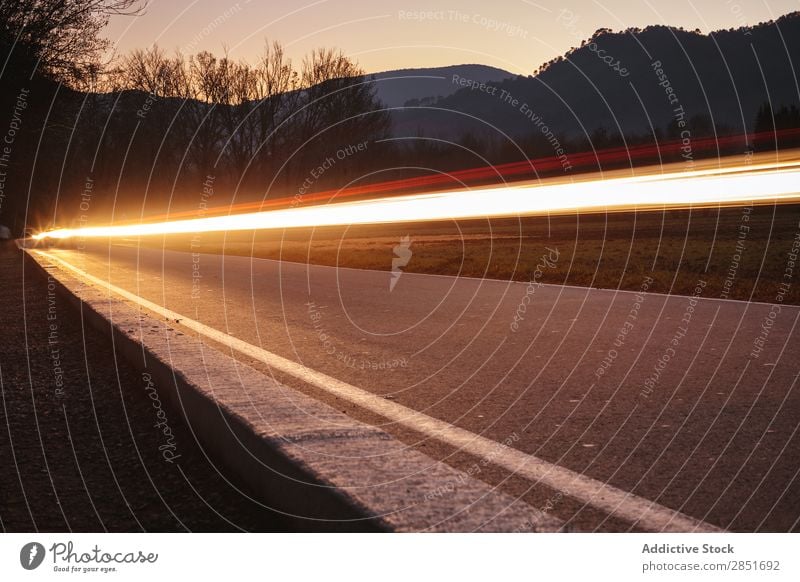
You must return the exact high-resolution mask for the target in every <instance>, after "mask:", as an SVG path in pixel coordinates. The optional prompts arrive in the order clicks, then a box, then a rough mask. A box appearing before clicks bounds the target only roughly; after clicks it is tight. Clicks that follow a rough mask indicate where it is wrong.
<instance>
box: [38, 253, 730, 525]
mask: <svg viewBox="0 0 800 582" xmlns="http://www.w3.org/2000/svg"><path fill="white" fill-rule="evenodd" d="M29 252H31V251H29ZM32 252H33V253H36V254H38V255H41V256H42V257H46V258H47V259H48V260H49V261H51V262H54V263H58V264H60V265H61V266H63V267H64V268H65V269H67V270H68V271H70V272H72V273H74V274H75V275H77V276H78V277H80V278H81V279H83V280H85V281H88V282H90V283H93V284H95V285H97V286H99V287H101V288H103V289H106V290H108V291H109V292H110V293H113V294H115V295H118V296H119V297H122V298H124V299H127V300H129V301H133V302H134V303H136V304H138V305H140V306H141V307H143V308H145V309H147V310H149V311H152V312H154V313H157V314H159V315H161V316H163V317H166V318H168V319H171V320H173V321H175V320H180V324H179V325H182V326H185V327H187V328H189V329H191V330H194V331H196V332H197V333H200V334H202V335H204V336H206V337H208V338H209V339H212V340H213V341H215V342H218V343H221V344H223V345H226V346H228V347H230V348H231V349H235V350H236V351H238V352H240V353H242V354H244V355H246V356H248V357H250V358H253V359H254V360H257V361H260V362H263V363H264V364H266V365H267V366H269V367H271V368H274V369H276V370H280V371H281V372H283V373H286V374H289V375H291V376H294V377H295V378H298V379H300V380H301V381H303V382H306V383H307V384H310V385H312V386H315V387H317V388H319V389H321V390H324V391H326V392H329V393H331V394H333V395H335V396H338V397H339V398H343V399H345V400H348V401H350V402H352V403H353V404H355V405H357V406H360V407H362V408H364V409H366V410H369V411H370V412H373V413H375V414H378V415H380V416H382V417H384V418H386V419H388V420H391V421H394V422H397V423H398V424H401V425H404V426H406V427H408V428H410V429H412V430H414V431H417V432H419V433H422V434H425V435H427V436H429V437H431V438H434V439H437V440H440V441H442V442H445V443H447V444H449V445H452V446H454V447H456V448H458V449H460V450H462V451H464V452H467V453H469V454H471V455H475V456H477V457H482V458H485V459H489V460H490V461H491V462H492V463H494V464H495V465H498V466H500V467H503V468H504V469H506V470H508V471H511V472H512V473H514V474H515V475H518V476H521V477H524V478H525V479H528V480H529V481H532V482H534V483H542V484H544V485H547V486H548V487H551V488H553V489H555V490H557V491H561V492H563V493H564V494H565V495H567V496H569V497H571V498H573V499H576V500H578V501H580V502H583V503H586V504H588V505H590V506H592V507H595V508H597V509H600V510H602V511H604V512H606V513H608V514H610V515H612V516H614V517H617V518H620V519H623V520H624V521H626V522H629V523H632V524H635V525H637V526H638V527H641V528H643V529H646V530H649V531H663V532H687V531H696V532H719V531H722V530H721V529H720V528H718V527H716V526H713V525H711V524H708V523H706V522H704V521H701V520H699V519H695V518H693V517H690V516H687V515H685V514H683V513H680V512H678V511H675V510H673V509H669V508H668V507H664V506H662V505H659V504H658V503H656V502H655V501H650V500H648V499H645V498H643V497H639V496H638V495H634V494H633V493H629V492H626V491H623V490H621V489H617V488H616V487H614V486H612V485H608V484H607V483H603V482H601V481H598V480H596V479H593V478H591V477H587V476H586V475H582V474H580V473H576V472H575V471H571V470H570V469H567V468H565V467H561V466H558V465H554V464H553V463H549V462H547V461H545V460H543V459H539V458H538V457H535V456H533V455H528V454H526V453H524V452H522V451H519V450H517V449H512V448H510V447H505V446H503V445H501V444H500V443H499V442H497V441H493V440H491V439H488V438H486V437H483V436H480V435H478V434H475V433H472V432H469V431H467V430H464V429H461V428H458V427H456V426H453V425H451V424H449V423H447V422H444V421H442V420H439V419H436V418H433V417H431V416H428V415H426V414H424V413H422V412H418V411H416V410H413V409H411V408H407V407H405V406H403V405H401V404H397V403H395V402H391V401H388V400H385V399H383V398H381V397H379V396H376V395H375V394H372V393H370V392H367V391H365V390H362V389H361V388H356V387H355V386H352V385H350V384H347V383H346V382H342V381H341V380H337V379H336V378H333V377H331V376H328V375H327V374H323V373H321V372H317V371H315V370H312V369H310V368H307V367H305V366H303V365H301V364H298V363H296V362H293V361H291V360H287V359H286V358H283V357H281V356H278V355H277V354H273V353H271V352H268V351H266V350H264V349H262V348H259V347H257V346H254V345H252V344H249V343H247V342H245V341H242V340H240V339H238V338H235V337H233V336H232V335H229V334H227V333H223V332H221V331H218V330H216V329H214V328H212V327H209V326H207V325H205V324H202V323H200V322H199V321H195V320H193V319H191V318H189V317H186V316H185V315H183V314H180V313H177V312H175V311H172V310H169V309H165V308H164V307H161V306H160V305H158V304H156V303H153V302H151V301H148V300H146V299H143V298H141V297H139V296H138V295H135V294H134V293H131V292H129V291H126V290H125V289H121V288H119V287H117V286H115V285H112V284H111V283H108V282H107V281H104V280H102V279H99V278H98V277H95V276H93V275H90V274H89V273H86V272H85V271H82V270H81V269H78V268H77V267H74V266H73V265H71V264H69V263H68V262H66V261H65V260H63V259H61V258H59V257H57V256H55V255H51V254H49V253H46V252H43V251H39V250H34V251H32Z"/></svg>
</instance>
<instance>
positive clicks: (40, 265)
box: [25, 251, 562, 532]
mask: <svg viewBox="0 0 800 582" xmlns="http://www.w3.org/2000/svg"><path fill="white" fill-rule="evenodd" d="M25 254H26V261H27V262H28V263H29V264H30V265H31V267H32V268H36V269H42V270H44V271H45V272H46V273H47V275H48V276H50V277H52V278H53V280H54V281H55V282H56V284H57V286H59V287H60V290H61V291H62V292H63V293H64V295H65V296H66V297H67V298H68V299H69V301H70V302H71V303H73V304H74V305H75V306H76V307H77V308H79V309H80V310H81V311H82V314H83V317H84V319H85V321H86V322H87V323H89V324H90V325H92V326H93V327H95V328H97V329H99V330H100V331H102V332H103V333H105V334H108V336H109V339H110V340H111V341H112V342H113V343H114V348H115V351H116V353H118V354H119V355H120V356H121V357H124V358H125V359H126V360H128V361H129V362H130V363H132V364H133V365H134V366H136V367H137V369H139V370H140V371H141V372H142V373H143V374H145V373H146V374H149V377H150V379H151V381H152V382H153V384H154V385H155V387H156V388H157V390H158V392H159V395H160V397H161V398H162V399H164V400H165V401H167V402H169V403H170V404H171V407H172V409H173V410H175V411H179V413H180V414H181V416H182V417H183V419H184V421H185V422H186V423H187V425H188V426H189V427H190V429H191V430H192V431H193V433H194V435H195V437H196V438H197V440H198V441H199V443H200V444H201V445H202V446H203V447H204V449H205V450H206V452H207V453H208V455H209V456H210V457H211V458H212V459H214V460H215V461H217V462H219V463H221V464H223V465H224V466H225V467H226V468H227V469H228V470H229V471H230V472H232V473H233V474H234V475H236V476H237V477H238V479H239V480H241V482H242V483H243V484H245V485H246V487H247V489H248V490H249V492H250V493H251V494H253V496H254V497H256V498H257V499H258V500H259V501H261V502H262V503H265V504H267V505H269V506H270V507H272V508H275V509H277V510H279V511H282V512H284V513H286V514H287V515H289V516H291V518H292V520H293V522H294V525H295V527H296V528H297V529H298V530H302V531H376V530H377V531H528V532H530V531H558V530H559V529H560V527H561V525H562V522H561V521H560V520H558V519H557V518H555V517H554V516H551V515H547V514H546V513H544V512H542V511H540V510H538V509H535V508H533V507H531V506H530V505H528V504H526V503H524V502H522V501H520V500H516V499H514V498H513V497H511V496H509V495H507V494H505V493H502V492H500V491H497V490H495V489H494V488H492V487H491V486H490V485H488V484H486V483H484V482H482V481H480V480H477V479H475V478H473V477H471V476H470V475H468V474H467V473H465V472H462V471H459V470H457V469H455V468H453V467H451V466H449V465H447V464H445V463H441V462H438V461H435V460H434V459H432V458H430V457H427V456H426V455H424V454H422V453H420V452H417V451H416V450H413V449H410V448H408V447H407V446H406V445H405V444H403V443H401V442H400V441H398V440H397V439H395V438H394V437H393V436H391V435H390V434H389V433H387V432H385V431H383V430H381V429H379V428H376V427H373V426H371V425H367V424H365V423H362V422H359V421H356V420H354V419H352V418H351V417H349V416H347V415H346V414H344V413H341V412H339V411H338V410H336V409H334V408H332V407H330V406H328V405H327V404H324V403H322V402H319V401H317V400H315V399H313V398H311V397H309V396H306V395H305V394H302V393H300V392H298V391H296V390H294V389H291V388H288V387H286V386H284V385H282V384H280V383H278V382H276V381H275V380H274V379H272V378H270V377H269V376H266V375H264V374H262V373H261V372H259V371H257V370H255V369H254V368H252V367H250V366H248V365H246V364H243V363H241V362H238V361H237V360H236V359H234V358H233V357H232V356H230V355H227V354H225V353H222V352H221V351H219V350H217V349H215V348H213V347H211V346H209V345H207V344H206V343H204V342H203V341H202V340H201V339H199V338H195V337H192V336H190V335H186V334H184V333H183V332H181V331H180V329H176V328H178V327H179V326H178V325H177V324H176V323H175V322H170V321H165V320H164V319H163V318H158V317H154V316H152V315H150V314H148V313H146V312H144V311H143V310H142V309H141V308H140V307H139V306H137V305H133V304H129V303H127V302H125V301H124V300H122V299H120V298H116V297H112V296H110V294H109V292H108V291H107V290H106V289H101V288H98V287H94V286H91V285H87V284H86V283H84V282H83V281H81V280H79V279H78V278H77V277H75V276H74V275H73V274H72V273H68V272H66V271H65V270H63V269H59V267H58V266H57V265H56V264H52V263H50V261H48V260H47V258H46V257H42V256H36V255H34V254H32V253H30V252H29V251H26V252H25ZM179 447H180V444H179V443H178V450H177V451H176V454H179V453H180V450H179ZM176 463H178V464H179V461H176Z"/></svg>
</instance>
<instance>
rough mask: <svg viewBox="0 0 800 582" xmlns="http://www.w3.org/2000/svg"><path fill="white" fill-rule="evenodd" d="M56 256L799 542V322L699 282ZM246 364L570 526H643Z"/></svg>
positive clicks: (721, 519) (213, 323)
mask: <svg viewBox="0 0 800 582" xmlns="http://www.w3.org/2000/svg"><path fill="white" fill-rule="evenodd" d="M48 253H49V254H51V255H52V256H54V257H57V258H58V259H60V260H63V261H66V262H67V263H69V264H70V265H73V266H74V267H76V268H78V269H81V270H83V271H85V272H87V273H89V274H91V275H93V276H95V277H98V278H101V279H103V280H104V281H108V282H110V283H111V284H113V285H116V286H118V287H121V288H123V289H125V290H128V291H130V292H132V293H135V294H136V295H138V296H140V297H142V298H144V299H147V300H149V301H151V302H154V303H156V304H158V305H160V306H163V307H165V308H167V309H170V310H173V311H175V312H178V313H180V314H181V315H183V316H185V317H186V318H191V319H193V320H197V321H200V322H202V323H204V324H206V325H208V326H210V327H213V328H214V329H216V330H219V331H221V332H224V333H227V334H230V335H232V336H235V337H236V338H238V339H240V340H243V341H245V342H248V343H250V344H253V345H255V346H259V347H261V348H263V349H264V350H267V351H269V352H272V353H274V354H277V355H279V356H282V357H284V358H288V359H290V360H293V361H295V362H299V363H301V364H302V365H304V366H306V367H307V368H310V369H312V370H316V371H319V372H323V373H325V374H328V375H329V376H332V377H334V378H336V379H339V380H342V381H344V382H347V383H349V384H351V385H353V386H357V387H359V388H361V389H364V390H367V391H369V392H371V393H374V394H377V395H380V396H382V397H383V398H385V399H386V400H389V401H391V402H394V403H398V404H401V405H403V406H406V407H409V408H412V409H415V410H419V411H424V412H425V413H427V414H428V415H430V416H432V417H435V418H437V419H441V420H443V421H446V422H447V423H451V424H452V425H455V426H457V427H460V428H462V429H466V430H468V431H471V432H472V433H475V434H480V435H482V436H484V437H487V438H489V439H493V440H495V441H498V442H505V443H508V444H510V446H512V447H513V448H515V449H518V450H520V451H523V452H525V453H527V454H530V455H535V456H537V457H539V458H541V459H544V460H546V461H549V462H550V463H554V464H557V465H560V466H563V467H566V468H568V469H571V470H572V471H575V472H577V473H581V474H584V475H587V476H590V477H592V478H594V479H597V480H599V481H602V482H606V483H609V484H610V485H613V486H614V487H617V488H619V489H621V490H623V491H629V492H633V493H635V494H636V495H639V496H641V497H643V498H646V499H650V500H654V501H657V502H658V503H659V504H660V505H662V506H665V507H668V508H671V509H675V510H679V511H681V512H683V513H685V514H687V515H690V516H692V517H695V518H698V519H701V520H704V521H706V522H708V523H710V524H713V525H716V526H720V527H723V528H725V529H729V530H734V531H796V530H798V529H800V521H799V520H800V480H799V479H798V469H799V468H800V446H799V445H800V435H798V414H797V410H800V390H798V387H797V385H796V381H797V376H798V372H800V366H799V365H798V362H799V361H800V358H799V357H800V344H798V337H797V335H798V330H797V329H796V327H797V323H798V317H799V316H800V308H797V307H790V306H785V305H784V306H781V305H777V306H772V305H770V304H764V303H745V302H737V301H724V300H719V299H715V298H714V297H709V296H707V294H706V288H705V283H704V281H703V280H702V279H700V280H698V284H697V287H696V290H695V292H694V296H665V295H657V294H650V293H635V292H615V291H609V290H598V289H588V288H579V287H561V286H540V285H538V277H540V276H541V273H540V274H539V275H537V274H536V273H535V272H534V273H531V279H532V282H531V283H530V284H529V283H525V282H522V283H520V282H517V283H508V282H503V281H493V280H478V279H467V278H453V277H442V276H432V275H418V274H411V273H402V271H401V270H400V269H396V272H395V273H394V274H392V273H389V272H378V271H366V270H353V269H337V268H334V267H323V266H309V265H304V264H297V263H287V262H278V261H272V260H261V259H249V258H246V257H231V256H227V257H226V256H220V255H205V254H191V253H180V252H174V251H160V250H153V249H145V248H138V247H137V245H136V242H135V241H128V242H125V241H122V242H119V243H115V244H114V245H112V246H104V245H97V246H94V247H87V248H85V249H83V250H80V251H79V250H68V249H52V250H50V251H48ZM557 254H558V253H557V252H553V254H552V255H551V256H544V257H542V260H541V261H540V268H541V269H542V270H546V269H548V268H552V264H553V263H555V262H557V261H558V260H559V257H558V256H557ZM392 281H394V283H392ZM647 286H648V278H647V274H646V273H643V274H642V287H641V289H642V290H643V291H646V289H647ZM779 300H780V298H777V299H776V302H779ZM236 357H240V359H242V360H244V361H247V360H246V358H243V357H241V356H238V355H237V356H236ZM248 363H250V364H252V365H253V366H255V367H256V368H259V369H262V370H264V371H265V372H267V373H273V374H274V375H275V377H276V378H277V379H278V380H280V381H281V382H284V383H285V384H287V385H289V386H293V387H296V388H297V389H299V390H301V391H304V392H307V393H309V394H311V395H313V396H315V397H317V398H319V399H321V400H323V401H326V402H328V403H330V404H332V405H334V406H335V407H337V408H338V409H340V410H343V411H345V412H347V413H348V414H351V415H353V416H355V417H357V418H359V419H361V420H365V421H367V422H370V423H372V424H375V425H378V426H381V427H382V428H384V429H386V430H387V431H389V432H391V433H393V434H394V435H396V436H397V437H398V438H400V439H401V440H403V441H404V442H406V443H409V444H412V445H413V446H415V447H418V448H419V450H421V451H424V452H425V453H427V454H428V455H430V456H433V457H434V458H437V459H442V460H445V461H446V462H448V463H450V464H452V465H454V466H456V467H458V468H461V469H462V470H464V471H467V472H469V473H470V474H471V475H473V476H475V477H477V478H479V479H482V480H484V481H486V482H488V483H491V484H493V485H496V486H498V487H500V488H501V489H502V490H503V491H506V492H508V493H510V494H512V495H515V496H519V497H522V498H523V499H525V500H526V501H527V502H528V503H530V504H531V505H534V506H536V507H541V508H544V509H545V510H546V511H548V512H550V511H552V512H553V514H555V515H557V516H558V517H559V518H561V519H564V520H567V522H568V524H569V525H570V526H574V527H575V528H577V529H580V530H613V531H619V530H625V529H628V528H629V527H630V526H629V525H628V524H625V523H622V522H620V521H619V520H615V519H609V518H608V516H607V515H606V514H604V513H603V512H600V511H598V510H596V509H595V508H592V507H588V506H585V505H582V504H581V503H580V502H578V501H575V500H574V499H571V498H569V497H567V496H565V495H563V494H562V493H561V492H560V491H558V490H556V489H550V488H547V487H543V486H541V485H539V484H533V483H531V482H529V481H527V480H526V479H524V478H522V477H520V476H518V475H513V474H511V472H509V471H507V470H506V469H502V468H500V467H498V466H495V464H494V463H492V462H483V461H484V460H482V459H479V458H476V457H475V456H473V455H470V454H468V453H466V452H464V451H458V450H455V449H454V448H453V447H450V446H448V445H446V444H443V443H441V442H439V441H437V440H436V439H434V438H430V437H429V436H426V435H423V434H422V433H421V432H419V431H417V430H415V427H414V426H413V425H408V424H405V423H399V422H388V421H386V420H385V419H382V418H381V417H379V416H377V415H376V414H372V413H369V412H367V411H364V410H361V409H359V408H357V407H355V406H354V405H352V404H350V403H348V402H346V401H344V400H340V399H338V398H337V397H336V396H335V395H331V394H330V393H328V392H326V391H324V390H319V389H317V388H314V387H312V386H308V385H306V384H305V383H304V382H302V381H300V380H298V379H297V378H294V377H292V376H289V375H288V374H282V373H279V372H276V371H275V370H270V369H269V368H268V367H267V366H265V365H264V364H263V363H260V362H250V361H248ZM120 365H121V364H120Z"/></svg>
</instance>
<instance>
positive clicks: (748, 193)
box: [34, 161, 800, 239]
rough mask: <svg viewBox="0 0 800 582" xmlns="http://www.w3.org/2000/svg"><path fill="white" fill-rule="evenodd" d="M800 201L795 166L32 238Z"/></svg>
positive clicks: (480, 191)
mask: <svg viewBox="0 0 800 582" xmlns="http://www.w3.org/2000/svg"><path fill="white" fill-rule="evenodd" d="M798 200H800V162H798V161H787V162H774V163H767V164H752V165H739V166H734V167H728V168H712V169H705V170H695V171H684V172H672V173H665V174H656V175H647V176H635V177H623V178H613V179H594V180H585V181H575V182H568V183H557V184H540V183H534V184H518V185H512V186H502V187H484V188H477V189H472V190H456V191H446V192H436V193H432V194H417V195H407V196H392V197H388V198H378V199H371V200H360V201H351V202H342V203H336V204H327V205H318V206H307V207H300V208H285V209H279V210H267V211H259V212H251V213H246V214H234V215H225V216H211V217H205V218H196V219H189V220H169V221H163V222H148V223H140V224H126V225H112V226H95V227H84V228H77V229H70V228H68V229H58V230H52V231H48V232H43V233H39V234H37V235H35V237H34V238H36V239H42V238H47V237H49V238H53V239H64V238H70V237H117V236H125V237H135V236H148V235H165V234H187V233H189V234H191V233H197V232H221V231H241V230H261V229H284V228H298V227H320V226H336V225H356V224H381V223H400V222H422V221H442V220H459V219H473V218H494V217H498V218H499V217H509V216H534V215H543V214H549V213H566V212H597V211H624V210H645V209H652V208H659V209H660V208H685V207H697V206H709V205H735V204H744V203H766V202H791V201H798Z"/></svg>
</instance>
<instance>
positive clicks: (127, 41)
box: [106, 0, 800, 74]
mask: <svg viewBox="0 0 800 582" xmlns="http://www.w3.org/2000/svg"><path fill="white" fill-rule="evenodd" d="M565 10H566V11H569V12H570V13H571V15H572V19H571V23H572V24H571V26H567V23H568V22H569V21H570V20H569V13H565V12H563V11H565ZM795 10H800V0H694V1H692V0H674V1H672V2H668V3H664V2H656V1H650V0H644V1H642V2H631V0H604V1H603V2H595V1H590V0H558V1H554V0H535V1H533V0H530V1H529V0H501V1H499V2H486V1H485V0H460V1H459V2H452V1H451V2H445V1H440V0H428V1H419V0H409V1H403V0H374V1H372V2H364V1H363V0H362V1H360V2H359V1H356V0H301V1H299V2H294V3H291V4H290V3H286V2H272V1H269V2H265V1H259V0H239V1H237V2H230V1H228V0H225V1H220V0H155V1H152V2H151V3H150V4H149V6H148V7H147V9H146V13H145V14H144V15H142V16H139V17H135V18H132V17H114V18H113V19H112V21H111V23H110V24H109V27H108V28H107V30H106V36H107V37H108V38H109V39H110V40H112V42H114V43H115V48H116V51H117V52H122V53H125V52H127V51H129V50H131V49H134V48H142V47H147V46H149V45H151V44H152V43H154V42H156V43H158V44H159V45H161V46H162V47H163V48H165V49H167V50H168V51H170V52H171V51H173V50H180V51H182V52H185V53H193V52H197V51H200V50H209V51H211V52H214V53H217V54H221V53H222V52H223V50H224V48H227V49H228V50H229V53H230V55H231V56H233V57H235V58H242V59H246V60H251V61H252V60H255V59H256V57H257V55H258V53H259V52H260V50H261V48H262V47H263V45H264V39H265V38H266V39H269V40H270V41H272V40H278V41H280V42H281V43H283V45H284V46H285V47H286V49H287V53H288V54H289V56H290V57H291V58H293V59H294V60H296V61H299V60H300V59H302V56H303V55H304V54H306V53H307V52H309V51H310V50H311V49H312V48H316V47H321V46H324V47H336V48H340V49H342V50H343V51H344V52H345V53H346V54H347V55H349V56H351V57H353V58H355V59H356V60H357V61H358V62H359V63H360V64H361V66H362V67H363V68H364V69H365V70H366V71H367V72H378V71H385V70H391V69H399V68H411V67H427V66H441V65H450V64H460V63H481V64H486V65H493V66H496V67H500V68H503V69H506V70H509V71H511V72H513V73H518V74H529V73H531V72H532V71H533V70H534V69H536V68H537V67H538V66H539V65H540V64H542V63H543V62H545V61H548V60H550V59H551V58H553V57H555V56H558V55H561V54H563V53H564V52H565V51H567V50H568V49H569V48H570V47H572V46H576V45H579V44H580V40H579V39H580V38H585V37H588V36H590V35H591V34H592V32H594V31H595V30H596V29H598V28H602V27H607V28H612V29H615V30H617V29H624V28H627V27H631V26H638V27H643V26H646V25H649V24H668V25H673V26H683V27H684V28H688V29H695V28H699V29H700V30H702V31H704V32H708V31H711V30H716V29H719V28H731V27H739V26H747V25H752V24H757V23H758V22H761V21H765V20H771V19H774V18H777V17H779V16H781V15H783V14H786V13H788V12H792V11H795ZM423 17H424V19H422V18H423Z"/></svg>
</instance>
